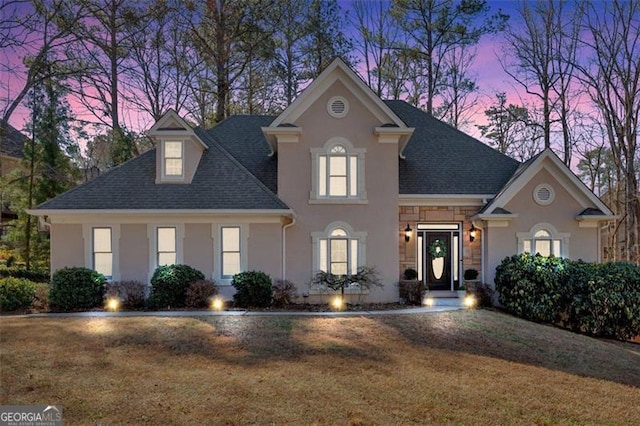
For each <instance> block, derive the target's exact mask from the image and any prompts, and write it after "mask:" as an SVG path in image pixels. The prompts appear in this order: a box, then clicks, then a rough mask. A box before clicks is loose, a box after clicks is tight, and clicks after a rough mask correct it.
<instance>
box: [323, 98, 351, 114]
mask: <svg viewBox="0 0 640 426" xmlns="http://www.w3.org/2000/svg"><path fill="white" fill-rule="evenodd" d="M327 111H328V112H329V115H330V116H332V117H334V118H342V117H344V116H346V115H347V113H348V112H349V102H347V100H346V99H345V98H343V97H342V96H334V97H332V98H331V99H329V102H328V103H327Z"/></svg>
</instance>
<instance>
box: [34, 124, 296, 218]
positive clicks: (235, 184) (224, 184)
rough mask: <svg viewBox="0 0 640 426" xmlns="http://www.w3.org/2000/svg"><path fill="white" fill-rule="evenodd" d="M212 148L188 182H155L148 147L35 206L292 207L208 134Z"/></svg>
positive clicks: (153, 156) (153, 161) (205, 139)
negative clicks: (135, 155) (102, 172)
mask: <svg viewBox="0 0 640 426" xmlns="http://www.w3.org/2000/svg"><path fill="white" fill-rule="evenodd" d="M194 131H195V133H196V135H197V136H198V137H199V138H200V139H201V140H202V141H203V142H204V143H205V144H206V145H207V146H208V147H209V149H208V150H206V151H204V152H203V153H202V158H201V159H200V163H199V165H198V169H197V171H196V173H195V175H194V177H193V180H192V182H191V183H190V184H171V183H169V184H156V183H155V182H156V151H155V150H151V151H148V152H145V153H144V154H142V155H140V156H139V157H137V158H135V159H133V160H131V161H129V162H127V163H124V164H122V165H120V166H118V167H116V168H114V169H111V170H109V171H108V172H106V173H104V174H103V175H101V176H99V177H97V178H95V179H93V180H91V181H89V182H87V183H85V184H82V185H80V186H77V187H75V188H74V189H72V190H70V191H68V192H65V193H64V194H62V195H59V196H58V197H56V198H53V199H51V200H49V201H47V202H45V203H43V204H40V205H39V206H38V207H36V210H59V209H60V210H97V209H99V210H288V209H289V207H288V206H287V205H286V204H285V203H284V202H282V201H281V200H280V199H279V198H278V197H277V196H276V195H275V194H274V193H273V192H272V191H270V190H269V189H268V188H267V187H266V186H264V185H263V184H262V183H261V182H260V181H259V180H258V179H257V178H256V177H255V176H254V175H252V174H251V173H249V172H248V171H247V170H246V169H245V167H244V166H242V165H241V164H240V163H239V162H238V161H237V160H236V159H234V158H233V157H232V156H231V155H230V154H229V153H228V152H226V151H225V150H224V148H222V147H221V146H219V145H218V144H217V143H216V142H215V140H213V139H212V138H211V137H210V136H209V135H207V133H205V132H204V131H202V130H199V129H194Z"/></svg>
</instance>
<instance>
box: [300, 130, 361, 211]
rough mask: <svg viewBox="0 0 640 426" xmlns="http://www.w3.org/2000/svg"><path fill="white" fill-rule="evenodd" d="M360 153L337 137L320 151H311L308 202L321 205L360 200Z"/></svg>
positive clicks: (346, 141) (359, 150) (344, 140)
mask: <svg viewBox="0 0 640 426" xmlns="http://www.w3.org/2000/svg"><path fill="white" fill-rule="evenodd" d="M364 154H365V150H364V149H356V148H354V147H353V146H352V144H351V143H350V142H349V141H348V140H346V139H344V138H340V137H336V138H331V139H330V140H329V141H327V143H326V144H325V145H324V147H323V148H320V149H312V150H311V155H312V160H313V161H312V163H313V172H312V191H311V199H312V200H320V201H325V202H341V201H342V202H352V201H354V200H356V201H359V200H364V199H365V198H366V192H365V190H364Z"/></svg>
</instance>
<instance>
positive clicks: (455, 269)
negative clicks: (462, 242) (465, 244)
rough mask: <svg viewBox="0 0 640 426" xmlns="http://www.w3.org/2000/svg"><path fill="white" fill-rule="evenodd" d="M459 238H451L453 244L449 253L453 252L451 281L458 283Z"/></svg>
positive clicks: (455, 236)
mask: <svg viewBox="0 0 640 426" xmlns="http://www.w3.org/2000/svg"><path fill="white" fill-rule="evenodd" d="M458 240H459V237H458V236H457V235H454V236H453V244H452V246H451V251H452V252H453V280H454V281H458V272H459V268H460V265H459V264H458V244H459V241H458Z"/></svg>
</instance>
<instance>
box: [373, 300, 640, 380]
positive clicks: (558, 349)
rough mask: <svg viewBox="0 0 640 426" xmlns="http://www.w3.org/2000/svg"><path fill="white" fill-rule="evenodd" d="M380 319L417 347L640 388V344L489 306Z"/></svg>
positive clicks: (379, 318) (381, 317)
mask: <svg viewBox="0 0 640 426" xmlns="http://www.w3.org/2000/svg"><path fill="white" fill-rule="evenodd" d="M376 320H377V321H379V323H380V324H383V325H384V326H386V327H390V328H391V329H394V330H396V331H397V332H398V333H399V334H400V335H402V336H403V337H404V338H405V339H406V340H408V341H411V342H412V343H413V344H416V345H421V346H426V347H429V348H435V349H444V350H449V351H454V352H465V353H469V354H473V355H480V356H486V357H492V358H498V359H503V360H507V361H512V362H516V363H522V364H529V365H533V366H537V367H544V368H548V369H551V370H558V371H563V372H565V373H570V374H576V375H579V376H585V377H593V378H597V379H604V380H609V381H613V382H617V383H622V384H626V385H631V386H635V387H640V345H635V344H632V343H626V344H625V343H621V342H614V341H606V340H601V339H594V338H590V337H587V336H583V335H579V334H575V333H571V332H568V331H564V330H560V329H558V328H555V327H552V326H548V325H542V324H536V323H532V322H528V321H525V320H522V319H518V318H515V317H512V316H509V315H507V314H503V313H499V312H495V311H486V310H483V311H477V310H476V311H457V312H448V313H440V314H437V315H430V314H427V315H411V316H403V315H391V316H380V317H377V318H376ZM470 367H471V368H473V366H470Z"/></svg>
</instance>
